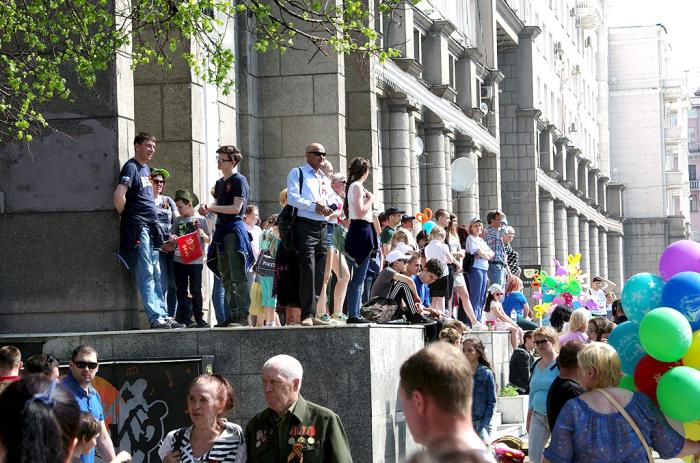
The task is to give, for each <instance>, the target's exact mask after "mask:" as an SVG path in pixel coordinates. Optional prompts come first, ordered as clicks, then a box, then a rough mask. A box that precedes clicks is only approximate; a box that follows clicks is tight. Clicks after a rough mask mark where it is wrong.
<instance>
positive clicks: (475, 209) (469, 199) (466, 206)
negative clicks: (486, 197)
mask: <svg viewBox="0 0 700 463" xmlns="http://www.w3.org/2000/svg"><path fill="white" fill-rule="evenodd" d="M455 158H467V159H469V160H470V161H471V162H472V163H473V164H474V167H475V168H476V171H477V178H476V180H475V181H474V184H473V185H472V186H471V187H470V188H469V189H468V190H467V191H464V192H461V193H456V192H453V195H454V197H455V198H456V199H455V201H454V213H455V214H457V217H458V218H459V221H460V223H466V221H467V220H469V218H471V217H472V216H473V215H475V214H478V213H479V178H478V172H479V156H478V151H476V150H475V149H474V145H473V143H472V141H471V140H468V139H464V138H459V137H458V138H457V139H456V140H455Z"/></svg>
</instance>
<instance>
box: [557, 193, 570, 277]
mask: <svg viewBox="0 0 700 463" xmlns="http://www.w3.org/2000/svg"><path fill="white" fill-rule="evenodd" d="M568 225H569V224H568V221H567V214H566V205H565V204H564V203H563V202H561V201H554V248H555V253H554V255H555V256H556V258H557V260H559V262H561V263H562V265H566V256H567V254H568V253H569V247H568V238H569V234H568Z"/></svg>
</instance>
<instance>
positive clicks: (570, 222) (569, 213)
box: [566, 209, 581, 255]
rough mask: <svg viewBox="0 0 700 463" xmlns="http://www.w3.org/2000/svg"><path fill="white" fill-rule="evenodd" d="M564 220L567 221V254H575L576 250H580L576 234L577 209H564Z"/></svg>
mask: <svg viewBox="0 0 700 463" xmlns="http://www.w3.org/2000/svg"><path fill="white" fill-rule="evenodd" d="M566 219H567V220H566V221H567V229H568V230H567V231H568V235H569V242H568V245H569V246H568V249H569V254H571V255H576V253H577V252H580V251H581V246H580V245H579V236H578V211H576V209H567V210H566Z"/></svg>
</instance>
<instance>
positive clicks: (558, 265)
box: [552, 259, 569, 276]
mask: <svg viewBox="0 0 700 463" xmlns="http://www.w3.org/2000/svg"><path fill="white" fill-rule="evenodd" d="M552 260H553V261H554V266H555V267H556V271H555V272H554V274H555V275H556V276H564V275H568V273H569V271H568V270H567V269H566V267H564V266H563V265H561V262H559V261H558V260H557V259H552Z"/></svg>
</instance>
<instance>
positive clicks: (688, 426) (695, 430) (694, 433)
mask: <svg viewBox="0 0 700 463" xmlns="http://www.w3.org/2000/svg"><path fill="white" fill-rule="evenodd" d="M698 331H700V330H698ZM696 333H697V331H696ZM683 430H684V431H685V438H686V439H690V440H700V421H694V422H692V423H683ZM683 461H687V462H692V461H693V457H692V456H689V457H683Z"/></svg>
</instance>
